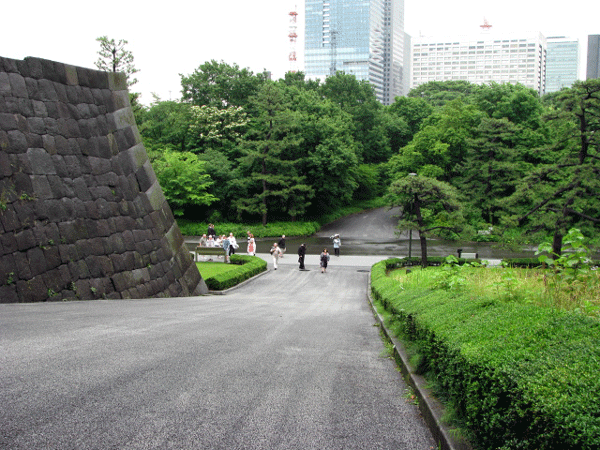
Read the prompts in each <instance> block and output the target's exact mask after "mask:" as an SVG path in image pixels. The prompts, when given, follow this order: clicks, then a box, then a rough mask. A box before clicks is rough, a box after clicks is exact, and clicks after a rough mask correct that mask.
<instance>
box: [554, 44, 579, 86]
mask: <svg viewBox="0 0 600 450" xmlns="http://www.w3.org/2000/svg"><path fill="white" fill-rule="evenodd" d="M546 40H547V42H548V51H547V57H546V93H550V92H556V91H560V90H561V89H562V88H564V87H571V85H572V84H573V83H575V81H577V76H578V73H579V40H578V39H572V38H568V37H565V36H551V37H548V38H546Z"/></svg>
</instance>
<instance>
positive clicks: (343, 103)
mask: <svg viewBox="0 0 600 450" xmlns="http://www.w3.org/2000/svg"><path fill="white" fill-rule="evenodd" d="M320 93H321V94H322V95H323V96H324V97H325V98H327V99H329V100H330V101H332V102H333V103H334V104H337V105H339V106H340V107H341V108H342V110H343V111H345V112H347V113H348V114H350V116H351V117H352V124H353V136H354V140H355V142H356V143H357V145H358V146H359V147H358V157H359V159H361V162H362V161H364V162H367V163H368V162H383V161H387V160H388V159H389V157H390V155H391V148H390V143H389V138H388V136H387V133H386V129H385V123H384V120H383V114H384V112H383V106H382V105H381V103H379V102H378V101H377V97H376V96H375V91H374V90H373V86H372V85H371V84H369V82H368V81H366V80H362V81H359V80H357V79H356V77H355V76H354V75H351V74H346V73H343V72H338V73H336V75H335V76H332V77H328V78H327V79H326V80H325V83H323V84H322V85H321V87H320Z"/></svg>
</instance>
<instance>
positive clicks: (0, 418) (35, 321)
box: [0, 255, 435, 450]
mask: <svg viewBox="0 0 600 450" xmlns="http://www.w3.org/2000/svg"><path fill="white" fill-rule="evenodd" d="M265 256H266V255H265ZM288 261H290V262H291V261H293V262H294V263H295V259H292V258H290V259H288V257H286V258H284V259H283V260H282V264H281V266H280V268H279V270H277V271H273V270H271V271H269V272H268V273H267V274H265V275H263V276H261V277H258V278H256V279H254V280H253V281H251V282H250V283H248V284H245V285H244V286H242V287H240V288H238V289H235V290H233V291H231V292H229V293H227V294H226V295H221V296H204V297H190V298H177V299H155V300H129V301H127V300H118V301H102V300H101V301H93V302H91V301H90V302H67V303H44V304H27V305H18V304H17V305H0V405H1V407H0V448H2V449H4V448H6V449H27V450H30V449H42V448H43V449H106V448H115V449H116V448H127V449H169V448H173V449H227V450H232V449H294V450H298V449H319V450H326V449H369V450H371V449H394V450H399V449H410V450H425V449H427V450H429V449H432V448H434V447H435V445H434V442H433V440H432V437H431V434H430V432H429V430H428V429H427V427H426V425H425V423H424V422H423V420H422V418H421V416H420V415H419V412H418V410H417V407H416V406H415V405H413V404H411V403H408V402H407V401H406V399H405V397H404V388H405V385H404V382H403V380H402V378H401V376H400V374H399V372H398V371H397V370H396V367H395V365H394V363H393V361H392V360H390V359H388V358H386V357H384V356H383V353H382V351H383V348H384V347H383V344H382V342H381V340H380V337H379V332H378V328H377V327H375V326H374V324H375V320H374V317H373V315H372V313H371V311H370V309H369V306H368V303H367V300H366V286H367V279H368V278H367V277H368V276H369V274H368V272H366V271H364V270H363V267H365V268H368V267H370V265H371V261H370V260H369V261H367V260H359V259H352V260H350V259H345V258H343V257H340V259H339V261H337V260H336V259H334V257H332V263H331V266H330V269H329V272H328V273H327V274H321V273H320V271H319V269H318V266H317V260H316V257H315V261H314V262H312V261H310V260H307V267H308V269H310V270H308V271H306V272H300V271H298V270H297V269H296V267H295V265H294V266H292V265H291V264H288ZM342 261H345V262H347V263H348V264H343V265H342ZM350 261H354V263H353V264H349V262H350Z"/></svg>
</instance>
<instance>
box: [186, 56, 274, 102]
mask: <svg viewBox="0 0 600 450" xmlns="http://www.w3.org/2000/svg"><path fill="white" fill-rule="evenodd" d="M180 77H181V92H182V95H183V100H184V101H186V102H189V103H192V104H193V105H196V106H205V105H206V106H212V107H215V108H227V107H230V106H241V107H249V106H251V104H250V103H249V100H250V98H251V97H253V96H255V95H256V94H257V93H258V90H259V88H260V86H261V85H262V83H263V82H264V81H265V80H266V75H265V74H262V73H259V74H256V75H255V74H254V73H253V72H252V71H251V70H249V69H240V67H239V66H238V65H237V64H233V65H229V64H227V63H225V62H223V61H221V62H217V61H215V60H212V61H210V62H205V63H204V64H201V65H200V67H198V68H197V69H196V70H194V72H193V73H192V74H191V75H188V76H184V75H181V74H180Z"/></svg>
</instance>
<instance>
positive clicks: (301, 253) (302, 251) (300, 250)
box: [298, 244, 306, 270]
mask: <svg viewBox="0 0 600 450" xmlns="http://www.w3.org/2000/svg"><path fill="white" fill-rule="evenodd" d="M305 256H306V244H300V247H298V263H300V270H305V267H304V257H305Z"/></svg>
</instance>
